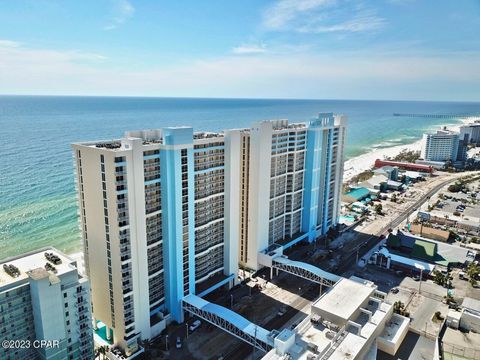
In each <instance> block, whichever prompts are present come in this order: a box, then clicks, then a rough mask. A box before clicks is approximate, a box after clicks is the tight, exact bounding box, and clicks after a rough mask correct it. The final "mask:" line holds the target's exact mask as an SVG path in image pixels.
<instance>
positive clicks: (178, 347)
mask: <svg viewBox="0 0 480 360" xmlns="http://www.w3.org/2000/svg"><path fill="white" fill-rule="evenodd" d="M175 347H176V348H177V349H181V348H182V340H181V339H180V336H177V341H175Z"/></svg>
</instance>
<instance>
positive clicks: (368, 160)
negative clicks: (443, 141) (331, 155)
mask: <svg viewBox="0 0 480 360" xmlns="http://www.w3.org/2000/svg"><path fill="white" fill-rule="evenodd" d="M421 148H422V140H418V141H416V142H414V143H413V144H405V145H397V146H392V147H389V148H382V149H375V150H373V151H370V152H368V153H366V154H363V155H360V156H357V157H354V158H352V159H350V160H347V161H345V165H344V171H343V181H344V182H346V181H348V180H350V179H351V178H352V177H353V176H355V175H357V174H359V173H361V172H362V171H365V170H368V169H371V168H372V166H373V164H374V163H375V160H376V159H384V158H385V157H393V156H396V155H398V154H399V153H400V152H402V150H410V151H411V150H413V151H419V150H420V149H421Z"/></svg>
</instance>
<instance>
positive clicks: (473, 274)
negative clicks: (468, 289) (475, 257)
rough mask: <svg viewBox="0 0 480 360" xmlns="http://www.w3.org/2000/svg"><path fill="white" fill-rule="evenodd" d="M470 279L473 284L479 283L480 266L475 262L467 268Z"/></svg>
mask: <svg viewBox="0 0 480 360" xmlns="http://www.w3.org/2000/svg"><path fill="white" fill-rule="evenodd" d="M467 275H468V281H469V283H470V284H471V285H472V286H476V285H477V277H478V276H479V275H480V267H479V266H478V265H476V264H474V263H471V264H470V265H468V268H467Z"/></svg>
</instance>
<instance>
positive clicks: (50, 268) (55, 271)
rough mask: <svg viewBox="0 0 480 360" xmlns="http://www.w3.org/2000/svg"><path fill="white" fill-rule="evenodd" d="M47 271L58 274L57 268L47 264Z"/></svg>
mask: <svg viewBox="0 0 480 360" xmlns="http://www.w3.org/2000/svg"><path fill="white" fill-rule="evenodd" d="M45 270H47V271H52V272H53V273H54V274H56V273H57V268H56V267H55V266H53V265H52V264H50V263H45Z"/></svg>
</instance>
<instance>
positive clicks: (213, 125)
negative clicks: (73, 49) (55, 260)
mask: <svg viewBox="0 0 480 360" xmlns="http://www.w3.org/2000/svg"><path fill="white" fill-rule="evenodd" d="M318 112H335V113H343V114H346V115H348V116H349V127H348V135H347V145H346V154H347V158H351V157H354V156H358V155H361V154H364V153H366V152H368V151H370V150H371V149H372V148H379V147H390V146H395V145H400V144H408V143H412V142H415V141H416V140H418V139H419V138H421V136H422V132H423V131H426V130H429V129H431V128H433V127H436V126H438V125H440V124H445V123H450V124H452V123H456V122H459V120H445V119H437V118H406V117H405V118H404V117H394V116H393V113H428V114H472V115H476V114H479V113H480V103H478V102H477V103H461V102H455V103H448V102H408V101H344V100H248V99H178V98H119V97H53V96H52V97H39V96H0V257H2V258H3V257H6V256H11V255H14V254H17V253H19V252H24V251H29V250H32V249H35V248H38V247H42V246H48V245H53V246H55V247H57V248H59V249H60V250H63V251H65V252H72V251H78V250H79V249H80V248H81V244H80V232H79V229H78V225H77V224H78V222H77V208H76V198H75V189H74V182H73V161H72V155H71V150H70V144H71V143H72V142H78V141H84V140H99V139H112V138H119V137H121V136H122V135H123V133H124V131H126V130H134V129H148V128H158V127H164V126H173V125H190V126H193V127H194V129H195V130H222V129H225V128H232V127H248V126H249V125H250V124H251V122H253V121H256V120H263V119H275V118H277V119H278V118H287V119H289V120H291V121H306V120H309V119H310V118H312V117H313V116H315V114H316V113H318Z"/></svg>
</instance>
